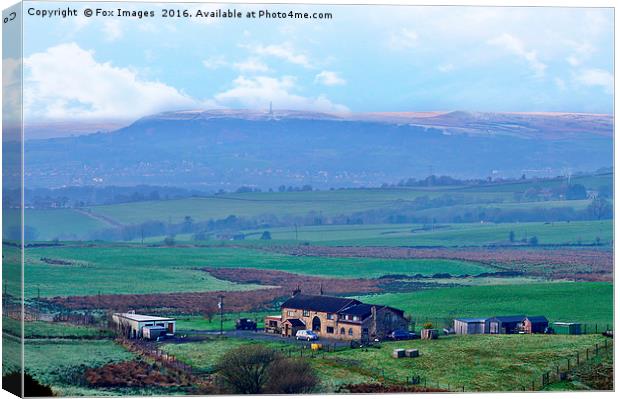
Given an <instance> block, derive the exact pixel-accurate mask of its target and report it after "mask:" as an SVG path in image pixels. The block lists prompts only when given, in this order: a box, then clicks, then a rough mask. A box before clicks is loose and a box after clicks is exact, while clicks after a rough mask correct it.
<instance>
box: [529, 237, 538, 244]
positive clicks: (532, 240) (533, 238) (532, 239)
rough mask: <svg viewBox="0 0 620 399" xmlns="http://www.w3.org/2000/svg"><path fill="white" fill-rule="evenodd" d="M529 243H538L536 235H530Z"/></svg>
mask: <svg viewBox="0 0 620 399" xmlns="http://www.w3.org/2000/svg"><path fill="white" fill-rule="evenodd" d="M529 243H530V245H538V237H536V236H532V237H530V240H529Z"/></svg>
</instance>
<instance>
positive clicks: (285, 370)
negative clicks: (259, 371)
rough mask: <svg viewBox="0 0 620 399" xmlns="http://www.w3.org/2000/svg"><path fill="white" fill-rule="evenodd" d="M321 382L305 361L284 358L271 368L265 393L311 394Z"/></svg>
mask: <svg viewBox="0 0 620 399" xmlns="http://www.w3.org/2000/svg"><path fill="white" fill-rule="evenodd" d="M318 383H319V380H318V378H317V376H316V374H315V372H314V370H313V369H312V366H310V364H309V363H308V362H306V361H305V360H303V359H286V358H282V359H279V360H277V361H275V362H274V363H273V364H272V365H271V367H270V368H269V379H268V381H267V384H266V386H265V392H266V393H270V394H289V395H290V394H296V393H310V392H312V391H313V390H314V388H315V387H316V386H317V385H318Z"/></svg>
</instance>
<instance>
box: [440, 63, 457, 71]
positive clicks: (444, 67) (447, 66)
mask: <svg viewBox="0 0 620 399" xmlns="http://www.w3.org/2000/svg"><path fill="white" fill-rule="evenodd" d="M437 70H438V71H439V72H443V73H448V72H452V71H454V65H453V64H441V65H439V66H438V67H437Z"/></svg>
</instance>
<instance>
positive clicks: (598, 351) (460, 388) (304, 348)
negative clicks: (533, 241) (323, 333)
mask: <svg viewBox="0 0 620 399" xmlns="http://www.w3.org/2000/svg"><path fill="white" fill-rule="evenodd" d="M351 347H352V346H351V344H350V343H349V342H343V343H335V344H329V345H327V344H324V345H322V347H321V349H320V350H319V349H312V346H311V344H302V345H299V346H298V347H297V348H281V349H280V351H281V353H282V354H283V355H284V356H287V357H297V358H307V359H317V358H318V359H330V355H331V354H332V353H334V352H341V351H346V350H350V349H351ZM375 347H376V348H380V347H381V346H380V344H379V345H375ZM315 348H316V347H315ZM356 350H360V351H368V350H372V347H361V348H358V349H356ZM612 352H613V339H610V338H605V339H604V340H603V341H602V342H601V343H597V344H595V345H594V346H592V347H589V348H585V349H583V350H580V351H576V352H574V353H572V354H570V355H568V356H565V357H563V358H562V359H560V360H557V361H555V362H553V363H551V364H549V365H548V366H547V367H546V368H545V369H544V371H542V372H541V373H540V374H539V375H538V376H537V377H535V378H532V380H531V381H527V382H524V383H522V384H521V385H518V386H515V387H514V388H513V389H512V390H514V391H526V392H530V391H539V390H542V389H544V388H545V387H546V386H548V385H550V384H553V383H556V382H560V381H566V380H567V379H568V378H569V377H570V373H571V372H572V371H574V370H575V369H576V368H578V367H580V366H582V365H583V364H585V363H590V364H592V363H599V362H600V361H601V360H602V356H603V355H606V354H608V353H612ZM331 359H332V360H334V359H333V358H331ZM342 360H344V359H342ZM346 362H348V363H347V364H346V366H348V367H349V368H351V369H356V368H357V369H359V370H360V371H362V372H363V373H364V374H366V375H368V376H369V377H372V378H374V380H376V381H377V382H379V383H383V384H386V385H399V386H402V385H405V386H417V387H418V388H419V390H421V391H425V390H439V391H448V392H468V390H469V389H471V388H468V384H459V383H441V382H438V381H433V380H431V379H429V378H428V377H426V376H423V375H419V374H416V373H415V372H412V373H411V375H409V376H406V377H405V378H404V379H403V377H402V374H401V375H399V376H395V375H393V374H391V373H390V372H389V371H386V370H385V369H383V368H378V369H369V368H367V367H364V364H363V362H362V361H355V360H352V359H346ZM349 363H350V364H349Z"/></svg>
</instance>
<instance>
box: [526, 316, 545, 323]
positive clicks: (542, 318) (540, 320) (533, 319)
mask: <svg viewBox="0 0 620 399" xmlns="http://www.w3.org/2000/svg"><path fill="white" fill-rule="evenodd" d="M527 319H528V320H529V321H531V322H532V323H549V320H547V318H546V317H545V316H527Z"/></svg>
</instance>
